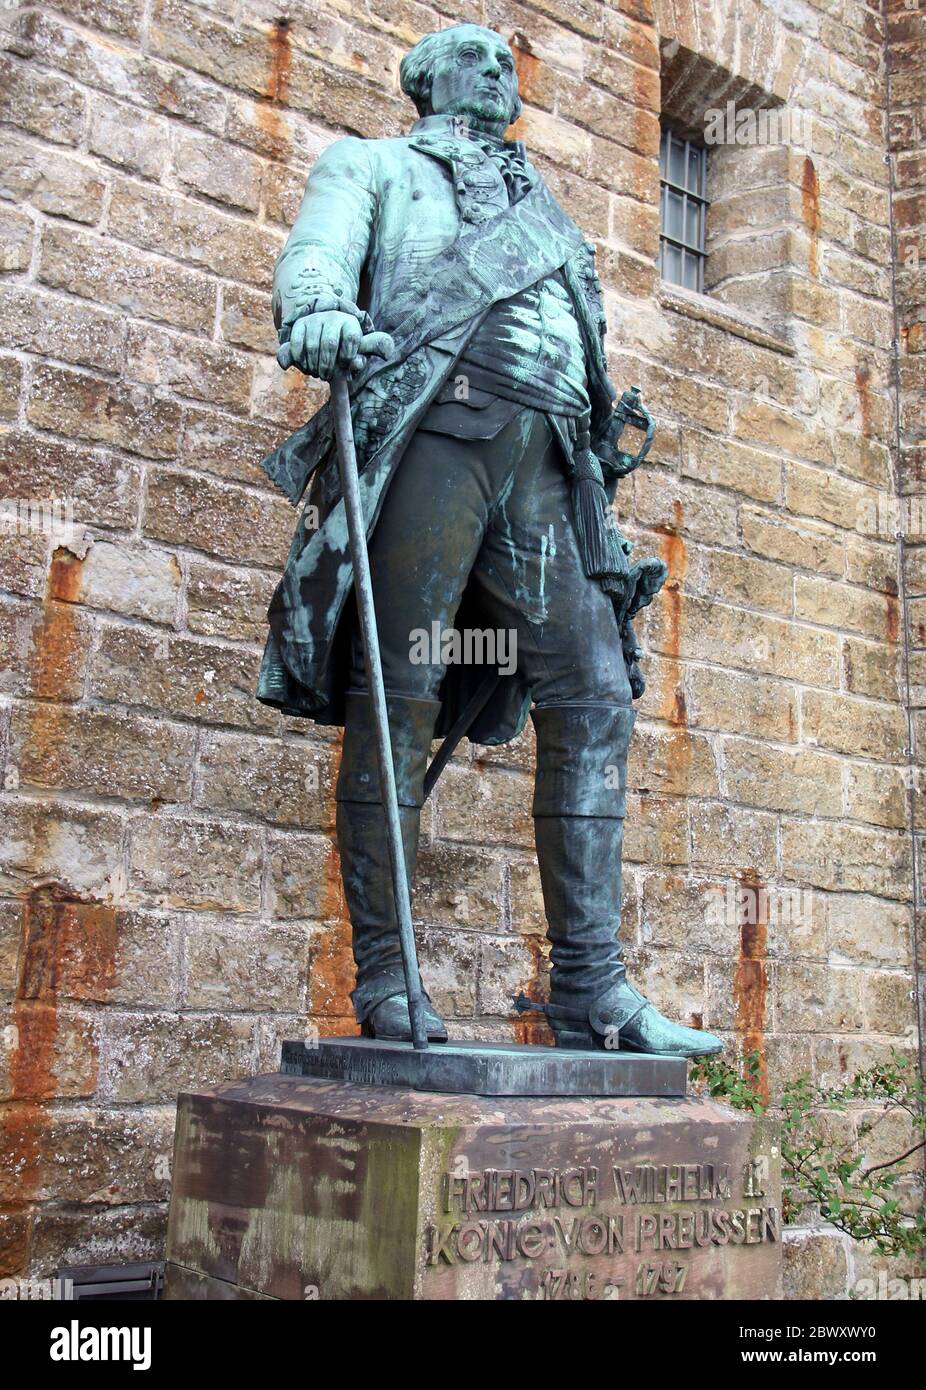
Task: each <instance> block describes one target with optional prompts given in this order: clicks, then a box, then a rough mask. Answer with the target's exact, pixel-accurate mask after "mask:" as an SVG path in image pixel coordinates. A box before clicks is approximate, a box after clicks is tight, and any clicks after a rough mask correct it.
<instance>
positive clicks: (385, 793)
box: [277, 333, 428, 1052]
mask: <svg viewBox="0 0 926 1390" xmlns="http://www.w3.org/2000/svg"><path fill="white" fill-rule="evenodd" d="M288 347H289V344H288V343H284V344H283V346H282V347H281V348H280V351H279V353H278V354H277V360H278V361H279V363H280V366H281V367H288V366H290V365H291V363H292V357H291V356H290V353H289V352H288ZM360 352H361V353H365V354H367V355H369V356H377V357H389V356H390V355H391V354H392V352H393V342H392V339H391V338H390V337H389V334H388V333H368V334H366V336H365V337H364V338H363V339H362V340H361V343H360ZM331 405H332V410H333V412H334V432H335V438H336V439H337V445H338V466H339V469H340V475H341V495H342V497H343V498H344V510H345V513H346V515H347V533H348V538H349V541H350V556H351V562H352V563H353V566H354V593H355V595H356V599H357V611H358V614H359V617H360V635H361V638H362V640H363V661H364V666H365V667H366V673H367V688H368V689H369V692H370V705H371V707H372V711H373V728H374V730H375V732H376V756H377V761H378V763H379V791H380V799H381V801H382V803H383V810H384V811H385V813H386V839H387V842H388V845H389V862H390V865H391V868H392V892H393V897H394V900H395V914H396V920H397V922H398V924H399V945H400V947H401V950H402V968H403V970H404V972H405V992H406V995H407V997H408V1016H409V1019H410V1020H411V1025H412V1046H413V1047H414V1048H415V1050H416V1051H418V1052H424V1051H426V1050H427V1047H428V1035H427V1030H426V1028H425V1024H424V1003H423V1001H422V996H421V975H420V973H419V971H418V953H417V951H416V949H415V933H414V930H413V928H412V909H411V898H410V896H409V891H408V872H407V870H406V866H405V850H404V847H403V844H402V826H401V823H400V820H399V798H398V793H397V792H396V784H395V767H394V766H393V762H392V741H391V739H390V737H389V716H388V714H387V711H386V688H385V686H384V684H383V663H382V658H381V656H380V650H379V635H378V633H377V630H376V610H375V608H374V606H373V585H372V582H371V579H370V559H369V555H368V554H367V533H366V523H365V521H364V517H363V506H362V504H361V501H360V478H359V475H358V472H357V451H356V449H355V447H354V427H353V423H352V421H351V416H350V396H349V395H348V391H347V376H346V374H345V373H344V372H335V374H334V376H333V378H332V380H331Z"/></svg>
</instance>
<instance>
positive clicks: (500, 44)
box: [431, 25, 518, 132]
mask: <svg viewBox="0 0 926 1390" xmlns="http://www.w3.org/2000/svg"><path fill="white" fill-rule="evenodd" d="M517 93H518V77H517V73H516V72H515V67H514V59H513V58H512V56H511V49H510V48H509V47H508V45H507V44H506V43H505V41H504V39H502V38H501V37H500V36H499V35H498V34H493V33H492V32H491V30H489V29H479V28H477V27H476V26H475V25H471V26H465V28H464V29H462V30H461V32H460V33H458V34H454V35H452V36H449V37H448V39H447V44H446V47H445V48H444V49H443V50H442V52H441V54H440V56H439V57H438V58H437V59H436V61H435V63H434V67H433V69H432V78H431V110H432V112H433V113H434V115H435V116H442V115H451V116H464V117H466V118H468V119H469V120H472V121H474V122H476V123H478V124H480V125H486V126H489V127H490V128H491V127H494V128H497V129H498V130H499V132H501V131H503V130H504V129H505V128H506V126H508V124H509V123H510V121H511V113H512V111H513V110H514V104H515V98H516V96H517Z"/></svg>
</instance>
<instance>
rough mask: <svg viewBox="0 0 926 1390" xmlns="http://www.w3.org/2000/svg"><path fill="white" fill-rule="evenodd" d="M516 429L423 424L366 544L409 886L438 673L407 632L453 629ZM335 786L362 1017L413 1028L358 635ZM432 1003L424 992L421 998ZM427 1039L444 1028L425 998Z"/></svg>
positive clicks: (373, 1023)
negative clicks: (481, 431) (466, 436)
mask: <svg viewBox="0 0 926 1390" xmlns="http://www.w3.org/2000/svg"><path fill="white" fill-rule="evenodd" d="M518 434H519V431H518V429H517V428H516V427H514V428H512V429H511V430H503V431H502V433H501V435H500V436H499V438H498V440H497V441H485V440H479V441H470V440H460V439H454V438H450V437H446V436H444V435H441V434H435V433H432V432H430V431H425V430H420V431H419V432H418V433H417V434H416V435H415V436H414V438H413V439H412V441H411V443H410V445H409V448H408V450H407V451H406V454H405V456H404V458H403V459H402V462H401V463H400V465H399V468H398V470H397V473H396V476H395V478H394V479H393V480H392V482H391V484H390V487H389V491H388V493H387V495H386V499H385V501H384V503H383V508H382V511H381V513H380V516H379V519H378V521H377V524H376V527H375V529H374V531H373V534H372V536H371V538H370V541H369V553H370V570H371V577H372V584H373V595H374V602H375V605H376V619H377V626H378V629H379V642H380V652H381V655H382V661H383V677H384V681H385V686H386V694H387V707H388V714H389V726H390V734H391V739H392V749H393V763H394V766H395V772H396V784H397V790H398V797H399V815H400V820H401V823H402V833H403V839H404V843H405V853H406V864H407V866H408V873H409V881H411V879H412V876H413V873H414V867H415V859H416V852H417V845H418V835H419V822H420V814H421V805H422V802H423V795H424V794H423V781H424V774H425V769H426V766H427V761H428V754H429V752H430V747H431V740H432V737H433V732H434V726H435V723H436V720H437V715H438V711H439V709H440V704H439V700H438V692H439V689H440V685H441V682H442V680H443V678H444V675H445V668H444V666H443V665H442V664H441V661H440V655H439V653H431V655H432V656H433V658H434V659H433V660H427V659H425V660H422V659H421V651H420V643H418V644H414V643H413V642H412V634H413V633H415V632H419V633H420V632H425V633H427V634H430V633H431V631H432V624H433V623H435V622H436V623H437V624H438V628H439V629H440V628H443V627H445V626H450V625H452V623H453V621H454V617H455V615H456V612H457V609H458V607H459V605H460V600H461V598H462V595H463V590H464V588H465V586H466V583H467V580H468V578H469V574H470V571H471V569H472V566H473V562H474V560H475V557H476V555H477V554H478V551H479V547H480V545H481V543H482V538H483V535H484V532H485V527H486V524H487V516H488V514H489V511H490V509H491V506H492V504H493V501H494V498H495V495H496V493H497V492H498V489H499V487H500V486H501V484H502V483H503V482H504V479H505V470H506V466H507V467H508V471H509V472H510V465H506V459H508V458H510V456H511V455H512V451H513V449H514V453H515V454H516V446H517V438H518ZM350 687H351V689H352V691H353V692H354V693H352V694H349V695H348V697H347V703H346V714H345V727H344V744H343V752H342V758H341V769H340V773H339V777H338V788H337V830H338V847H339V850H340V857H341V876H342V880H343V883H344V891H345V897H346V899H347V906H348V910H349V912H350V918H351V925H352V928H353V950H354V960H355V963H356V967H357V983H356V988H355V990H354V992H353V995H352V998H353V1003H354V1011H355V1014H356V1017H357V1021H358V1022H359V1023H361V1024H362V1025H363V1027H364V1031H365V1032H367V1033H369V1034H372V1035H375V1036H377V1037H402V1038H408V1037H410V1035H411V1030H410V1025H409V1021H408V1003H407V999H406V996H405V979H404V974H403V970H402V958H401V950H400V946H399V936H398V925H397V921H396V915H395V906H394V901H393V893H392V879H391V874H390V868H389V854H388V847H387V842H386V834H385V820H384V817H383V812H382V807H381V805H380V800H379V775H378V771H377V764H376V748H375V741H374V738H373V731H372V724H371V715H370V708H369V696H368V694H367V689H366V676H365V672H364V668H363V658H362V651H361V647H360V642H359V636H357V634H356V633H355V637H354V643H353V651H352V659H351V670H350ZM425 998H426V1001H427V996H425ZM426 1020H427V1027H428V1036H429V1037H430V1038H432V1039H439V1038H445V1037H446V1036H447V1034H446V1029H445V1027H444V1025H443V1023H442V1022H441V1020H440V1019H439V1018H438V1016H437V1014H436V1013H435V1012H434V1010H433V1008H432V1007H430V1005H429V1003H428V1004H427V1012H426Z"/></svg>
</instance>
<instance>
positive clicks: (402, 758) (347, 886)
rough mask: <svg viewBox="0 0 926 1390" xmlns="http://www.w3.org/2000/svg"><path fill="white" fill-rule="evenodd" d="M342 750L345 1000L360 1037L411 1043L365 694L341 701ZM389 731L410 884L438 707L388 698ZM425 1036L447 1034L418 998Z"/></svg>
mask: <svg viewBox="0 0 926 1390" xmlns="http://www.w3.org/2000/svg"><path fill="white" fill-rule="evenodd" d="M346 701H347V706H346V716H345V727H344V747H343V752H342V755H341V770H340V773H339V776H338V788H337V831H338V849H339V851H340V856H341V877H342V880H343V882H344V895H345V897H346V899H347V906H348V910H349V912H350V920H351V926H352V928H353V949H354V961H355V963H356V966H357V986H356V988H355V990H354V991H353V993H352V995H351V999H352V1001H353V1005H354V1013H355V1015H356V1018H357V1022H358V1023H360V1024H361V1025H362V1026H363V1032H364V1034H365V1035H366V1036H370V1037H377V1038H402V1039H410V1038H411V1023H410V1020H409V1016H408V997H407V994H406V989H405V972H404V970H403V967H402V949H401V946H400V944H399V927H398V922H397V919H396V912H395V899H394V896H393V886H392V872H391V868H390V862H389V844H388V841H387V838H386V814H385V811H384V810H383V806H382V802H381V800H380V791H379V767H378V763H377V759H376V736H375V731H374V728H373V717H372V711H371V709H370V700H369V696H368V695H367V694H366V692H365V691H364V692H359V691H357V692H350V693H348V695H347V697H346ZM386 705H387V709H388V714H389V733H390V737H391V741H392V761H393V766H394V768H395V780H396V791H397V793H398V800H399V821H400V824H401V827H402V840H403V844H404V847H405V864H406V868H407V871H408V880H409V883H411V880H412V877H413V875H414V872H415V861H416V858H417V854H418V829H419V824H420V821H421V807H422V804H423V801H424V774H425V770H426V768H427V761H428V753H429V751H430V747H431V738H432V735H433V732H434V725H435V723H436V720H437V714H438V710H439V708H440V706H439V704H438V702H437V701H434V700H416V699H412V698H407V697H405V696H399V695H388V696H387V697H386ZM424 999H425V1023H426V1025H427V1031H428V1037H429V1038H430V1039H432V1040H433V1041H437V1042H444V1041H446V1038H447V1029H446V1027H445V1026H444V1024H443V1022H442V1020H441V1019H440V1018H439V1017H438V1015H437V1014H436V1013H435V1012H434V1009H433V1008H432V1007H431V1004H430V1000H429V999H428V996H427V995H426V994H425V996H424Z"/></svg>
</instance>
